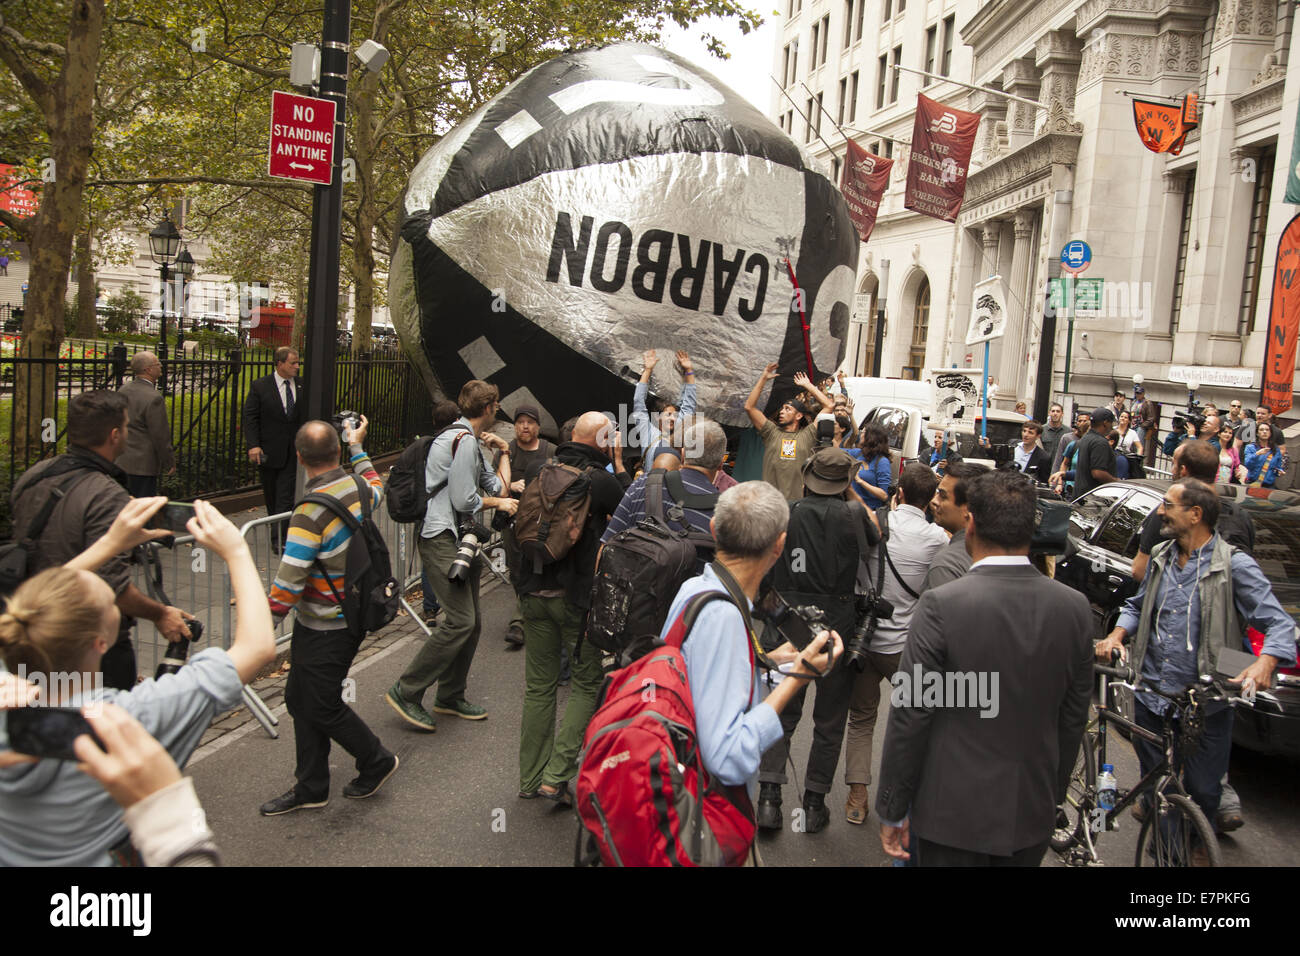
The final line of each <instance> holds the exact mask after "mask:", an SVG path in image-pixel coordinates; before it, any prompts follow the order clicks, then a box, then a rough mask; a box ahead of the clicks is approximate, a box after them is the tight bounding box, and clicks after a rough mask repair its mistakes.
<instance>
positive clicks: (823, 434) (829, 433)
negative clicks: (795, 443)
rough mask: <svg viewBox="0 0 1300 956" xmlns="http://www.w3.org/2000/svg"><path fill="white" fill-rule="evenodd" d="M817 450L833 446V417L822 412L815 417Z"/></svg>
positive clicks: (828, 413)
mask: <svg viewBox="0 0 1300 956" xmlns="http://www.w3.org/2000/svg"><path fill="white" fill-rule="evenodd" d="M816 420H817V444H816V447H817V448H830V447H831V446H832V445H834V444H835V416H834V415H832V414H831V413H830V412H822V413H821V414H820V415H818V416H817V419H816Z"/></svg>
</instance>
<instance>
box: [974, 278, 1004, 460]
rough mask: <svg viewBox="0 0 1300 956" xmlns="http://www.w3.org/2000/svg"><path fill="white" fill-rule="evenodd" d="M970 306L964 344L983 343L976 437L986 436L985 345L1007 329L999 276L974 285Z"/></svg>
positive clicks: (987, 414) (986, 353)
mask: <svg viewBox="0 0 1300 956" xmlns="http://www.w3.org/2000/svg"><path fill="white" fill-rule="evenodd" d="M974 300H975V301H974V302H973V303H972V306H971V313H970V325H968V326H967V327H966V344H967V345H976V344H978V343H980V342H983V343H984V385H983V388H982V390H981V393H980V406H981V409H982V410H981V412H980V438H987V437H988V433H989V343H990V342H992V341H993V340H994V339H1000V338H1001V337H1002V335H1003V333H1005V332H1006V330H1007V293H1006V290H1005V289H1004V288H1003V287H1002V277H1001V276H989V277H988V278H987V279H985V280H984V281H983V282H979V283H976V285H975V289H974Z"/></svg>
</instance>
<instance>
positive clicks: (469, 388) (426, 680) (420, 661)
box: [385, 379, 519, 731]
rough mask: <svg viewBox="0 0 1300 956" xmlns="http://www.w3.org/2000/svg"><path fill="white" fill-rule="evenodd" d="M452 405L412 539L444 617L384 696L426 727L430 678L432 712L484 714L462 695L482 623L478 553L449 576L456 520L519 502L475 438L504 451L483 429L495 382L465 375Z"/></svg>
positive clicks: (433, 725) (508, 509) (492, 409)
mask: <svg viewBox="0 0 1300 956" xmlns="http://www.w3.org/2000/svg"><path fill="white" fill-rule="evenodd" d="M456 404H457V405H459V406H460V411H461V417H460V418H459V419H457V421H456V422H455V423H454V426H453V427H451V428H448V429H447V430H446V431H444V432H443V433H442V434H440V435H439V436H438V437H437V438H436V439H435V440H434V442H433V444H432V445H431V446H430V448H429V459H428V464H427V465H426V467H425V490H427V491H428V492H430V495H429V506H428V510H427V512H426V513H425V519H424V526H423V527H422V528H421V529H420V540H419V549H420V562H421V564H423V565H424V570H425V572H426V576H427V578H428V581H429V584H430V585H431V586H432V587H433V590H434V593H435V594H437V595H438V603H439V604H440V605H442V609H443V616H442V620H441V621H439V622H438V626H437V627H436V628H435V629H434V631H433V633H432V634H430V635H429V636H428V637H427V638H425V641H424V646H423V647H421V648H420V650H419V652H418V653H417V654H416V655H415V658H414V659H413V660H412V661H411V663H410V664H409V665H408V666H407V668H406V670H405V671H404V672H403V673H402V676H401V677H400V678H398V680H397V683H395V684H394V685H393V686H392V687H390V688H389V690H388V693H387V694H386V695H385V699H386V700H387V701H388V704H389V706H391V707H392V708H393V709H394V710H395V711H397V713H398V714H400V715H401V717H402V719H403V720H405V721H406V722H407V723H409V724H411V725H413V726H415V727H419V728H420V729H421V730H429V731H433V730H437V729H438V725H437V722H436V721H435V720H434V718H433V715H432V714H430V713H429V712H428V711H427V710H425V709H424V706H423V705H422V703H421V701H422V699H423V697H424V692H425V691H426V690H428V689H429V688H430V687H432V686H433V685H434V684H437V685H438V693H437V696H436V697H435V699H434V705H433V710H434V712H435V713H439V714H451V715H452V716H454V717H463V718H464V719H466V720H482V719H484V718H485V717H487V711H486V710H485V709H483V708H482V707H478V706H476V705H474V704H471V703H470V702H469V701H467V700H466V699H465V684H466V682H467V681H468V679H469V667H470V664H471V663H472V662H473V660H474V651H475V649H476V648H477V647H478V638H479V631H480V629H481V627H482V616H481V613H480V611H479V576H480V573H481V571H482V569H483V556H482V553H481V552H479V553H476V554H475V555H474V556H473V558H472V559H471V560H470V562H469V568H468V572H467V573H466V575H464V576H463V577H462V579H461V580H452V579H451V578H450V577H449V575H450V574H451V573H452V572H453V571H459V570H461V569H459V568H454V567H453V565H454V564H455V562H456V556H457V551H458V549H459V548H460V545H461V529H462V527H464V526H466V525H467V524H468V522H470V521H473V522H476V523H477V522H478V519H479V513H480V512H481V511H482V510H483V509H484V508H496V509H497V510H498V511H503V512H505V513H506V514H511V515H512V514H514V513H515V511H516V509H518V507H519V502H518V501H516V500H515V499H514V498H511V497H509V496H508V488H509V484H510V464H509V461H510V459H509V458H508V457H507V456H502V462H501V465H500V468H501V471H500V472H498V473H494V472H493V471H492V469H491V467H489V465H488V462H487V459H486V458H485V457H484V453H483V449H482V448H481V447H480V445H479V442H480V441H481V442H482V443H483V445H485V446H487V447H489V448H495V449H497V450H499V451H503V452H504V451H507V450H508V447H507V445H506V442H505V440H504V439H502V438H501V437H499V436H497V435H494V434H492V432H490V431H488V429H489V428H491V427H492V423H493V422H494V421H495V420H496V415H497V409H498V408H499V407H500V404H501V403H500V402H499V401H498V400H497V387H496V386H495V385H491V384H489V383H487V382H483V381H480V380H478V379H471V380H470V381H468V382H466V383H465V385H464V387H463V388H461V390H460V396H459V397H458V399H457V402H456ZM455 426H459V427H455ZM498 496H505V497H498ZM458 577H459V575H458Z"/></svg>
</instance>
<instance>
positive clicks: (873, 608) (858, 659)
mask: <svg viewBox="0 0 1300 956" xmlns="http://www.w3.org/2000/svg"><path fill="white" fill-rule="evenodd" d="M857 597H858V601H857V611H858V626H857V629H856V630H854V632H853V639H852V640H851V641H849V645H848V647H846V648H845V649H844V656H845V658H846V659H847V660H848V662H849V664H850V665H852V667H853V669H854V670H855V671H857V672H858V673H862V670H863V668H865V667H866V665H867V646H868V645H869V644H870V643H871V637H872V635H873V634H874V632H875V630H876V625H877V624H878V623H880V622H881V621H887V620H889V619H890V618H892V617H893V616H894V605H893V604H892V603H891V602H890V601H887V600H885V599H884V598H883V597H881V596H880V595H878V594H859V595H858V596H857Z"/></svg>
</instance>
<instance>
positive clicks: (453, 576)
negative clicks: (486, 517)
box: [447, 518, 492, 584]
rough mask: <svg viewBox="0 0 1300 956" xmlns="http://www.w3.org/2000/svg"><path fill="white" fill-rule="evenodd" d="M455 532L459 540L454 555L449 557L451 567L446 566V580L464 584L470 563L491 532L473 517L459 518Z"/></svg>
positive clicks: (467, 578)
mask: <svg viewBox="0 0 1300 956" xmlns="http://www.w3.org/2000/svg"><path fill="white" fill-rule="evenodd" d="M456 532H457V536H458V537H459V541H458V542H457V547H456V556H455V557H454V558H452V559H451V567H449V568H447V580H448V581H452V582H455V583H456V584H464V583H465V582H466V581H468V580H469V571H470V564H471V563H472V562H473V561H474V559H475V558H476V557H478V555H479V552H480V551H482V550H483V542H484V541H486V540H487V539H488V538H490V537H491V536H492V532H491V531H489V530H488V529H487V528H485V527H483V526H482V525H481V524H479V523H478V522H477V521H475V520H474V519H473V518H463V519H461V522H460V525H459V526H458V527H457V529H456Z"/></svg>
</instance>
